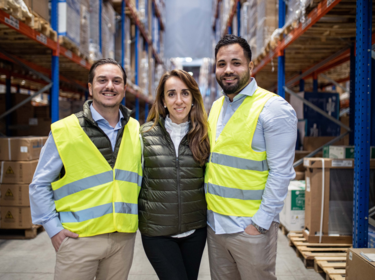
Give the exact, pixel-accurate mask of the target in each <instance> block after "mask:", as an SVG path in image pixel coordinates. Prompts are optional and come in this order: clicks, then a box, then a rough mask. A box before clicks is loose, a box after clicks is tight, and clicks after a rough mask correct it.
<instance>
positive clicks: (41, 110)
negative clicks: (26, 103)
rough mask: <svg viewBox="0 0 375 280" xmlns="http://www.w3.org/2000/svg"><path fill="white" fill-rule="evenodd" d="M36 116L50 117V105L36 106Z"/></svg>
mask: <svg viewBox="0 0 375 280" xmlns="http://www.w3.org/2000/svg"><path fill="white" fill-rule="evenodd" d="M34 117H35V118H44V119H49V118H50V117H51V113H50V107H49V106H36V107H34Z"/></svg>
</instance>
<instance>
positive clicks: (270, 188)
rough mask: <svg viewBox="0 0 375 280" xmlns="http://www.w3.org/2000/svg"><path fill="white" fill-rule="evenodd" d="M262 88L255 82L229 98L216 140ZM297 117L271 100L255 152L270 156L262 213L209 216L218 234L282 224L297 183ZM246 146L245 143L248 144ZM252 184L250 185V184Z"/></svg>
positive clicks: (278, 101)
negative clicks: (291, 184)
mask: <svg viewBox="0 0 375 280" xmlns="http://www.w3.org/2000/svg"><path fill="white" fill-rule="evenodd" d="M257 88H258V85H257V83H256V81H255V79H254V78H252V80H251V82H250V83H249V84H248V85H247V86H246V87H245V88H244V89H243V90H242V91H241V93H239V94H238V95H236V96H235V97H234V98H233V102H230V100H229V98H228V97H227V96H225V99H224V104H223V108H222V110H221V112H220V115H219V119H218V122H217V130H216V139H217V138H218V137H219V135H220V133H221V132H222V131H223V129H224V127H225V125H226V124H227V123H228V121H229V119H230V118H231V117H232V115H233V114H234V113H235V112H236V110H237V109H238V108H239V107H240V105H241V104H242V102H243V101H244V99H245V98H246V97H248V96H252V95H253V94H254V92H255V91H256V89H257ZM297 121H298V120H297V116H296V113H295V111H294V109H293V108H292V106H290V104H289V103H288V102H286V101H285V100H284V99H283V98H281V97H279V96H277V97H272V98H270V99H269V100H268V101H267V102H266V104H265V106H264V107H263V110H262V112H261V113H260V115H259V119H258V123H257V126H256V129H255V133H254V137H253V142H252V144H251V146H252V148H253V150H255V151H258V152H263V151H266V152H267V163H268V166H269V169H270V170H269V175H268V179H267V182H266V187H265V190H264V193H263V197H262V203H261V205H260V208H259V210H258V211H257V213H255V215H254V216H253V217H252V218H251V217H237V216H225V215H221V214H218V213H214V212H212V211H210V210H208V212H207V223H208V225H209V226H210V227H211V228H212V229H213V230H214V231H215V232H216V234H230V233H237V232H242V231H244V229H245V228H246V227H247V226H248V225H250V224H251V221H252V220H253V221H254V223H256V224H257V225H258V226H260V227H262V228H265V229H269V228H270V226H271V224H272V222H273V221H276V222H279V213H280V212H281V210H282V209H283V205H284V200H285V198H286V195H287V193H288V185H289V182H290V180H292V179H294V177H295V171H294V168H293V161H294V153H295V143H296V139H297ZM244 144H245V143H244ZM250 183H251V182H249V184H250Z"/></svg>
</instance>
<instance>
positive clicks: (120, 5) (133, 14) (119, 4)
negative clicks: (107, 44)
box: [113, 0, 164, 120]
mask: <svg viewBox="0 0 375 280" xmlns="http://www.w3.org/2000/svg"><path fill="white" fill-rule="evenodd" d="M138 3H139V0H135V5H136V7H133V6H132V4H131V1H130V0H117V1H113V5H114V8H115V10H116V11H117V12H118V13H119V14H120V15H121V21H122V23H121V24H122V26H125V17H126V15H129V17H130V18H131V20H132V22H133V23H134V25H135V38H134V40H135V45H136V47H135V53H134V59H135V62H134V64H135V71H134V72H135V73H134V75H135V85H136V86H138V84H139V83H138V82H139V77H138V65H139V53H138V52H139V48H138V47H137V46H138V44H139V36H140V35H141V36H142V37H143V39H144V44H145V51H146V53H147V54H148V59H149V61H150V59H151V56H153V57H154V59H155V62H156V63H158V64H163V60H162V59H161V58H160V48H159V47H158V46H156V47H154V38H153V36H152V35H153V32H150V31H151V26H152V24H151V20H150V17H152V16H156V17H157V18H158V21H157V26H156V27H154V28H157V30H158V32H162V31H164V23H163V21H162V15H161V13H160V11H159V9H158V8H157V5H156V3H155V0H148V2H147V3H148V7H147V8H148V11H151V13H148V16H149V18H148V30H149V31H148V32H147V30H146V28H145V26H144V25H143V24H142V23H141V21H140V19H139V17H138V14H137V10H138ZM121 36H122V39H121V50H122V58H121V61H122V64H123V66H124V55H125V44H124V42H125V32H124V28H122V34H121ZM149 77H151V67H150V64H149ZM150 80H151V79H150ZM148 91H149V93H151V83H150V82H149V88H148ZM149 96H150V94H149ZM149 96H145V95H140V94H138V93H136V94H135V95H134V97H132V100H131V101H133V103H134V104H135V108H134V111H135V118H136V119H137V120H139V119H140V117H141V113H143V114H142V115H143V116H144V119H145V120H146V119H147V115H148V111H149V104H151V103H152V98H151V97H149ZM140 97H143V98H141V101H143V102H140ZM142 99H143V100H142ZM142 105H143V106H144V110H143V111H141V110H140V107H141V106H142Z"/></svg>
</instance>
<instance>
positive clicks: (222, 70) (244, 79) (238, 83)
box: [216, 44, 253, 99]
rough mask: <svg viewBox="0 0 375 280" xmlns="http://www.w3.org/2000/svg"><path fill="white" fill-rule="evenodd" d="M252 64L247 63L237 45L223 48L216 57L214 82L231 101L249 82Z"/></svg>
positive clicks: (240, 48)
mask: <svg viewBox="0 0 375 280" xmlns="http://www.w3.org/2000/svg"><path fill="white" fill-rule="evenodd" d="M252 69H253V62H252V61H248V59H247V58H246V56H245V54H244V51H243V49H242V47H241V46H240V45H239V44H231V45H226V46H223V47H221V48H220V49H219V51H218V52H217V56H216V80H217V82H218V83H219V85H220V86H221V88H222V89H223V91H224V93H225V94H226V95H227V96H228V97H229V98H230V99H233V97H234V96H236V95H237V94H238V93H239V92H240V91H241V90H242V89H243V88H244V87H246V86H247V85H248V84H249V82H250V75H251V71H252Z"/></svg>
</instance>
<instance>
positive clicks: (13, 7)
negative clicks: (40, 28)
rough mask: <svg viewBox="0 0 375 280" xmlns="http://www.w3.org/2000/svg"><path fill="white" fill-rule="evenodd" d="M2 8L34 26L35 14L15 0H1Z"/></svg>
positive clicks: (0, 5) (0, 7)
mask: <svg viewBox="0 0 375 280" xmlns="http://www.w3.org/2000/svg"><path fill="white" fill-rule="evenodd" d="M0 9H1V10H5V11H6V12H7V13H9V14H10V15H11V16H13V17H15V18H16V19H18V20H20V21H22V22H24V23H25V24H27V25H28V26H30V27H33V26H34V16H33V15H32V14H31V13H30V12H29V11H25V10H22V8H21V6H20V5H19V4H17V3H16V2H14V1H13V0H0Z"/></svg>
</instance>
